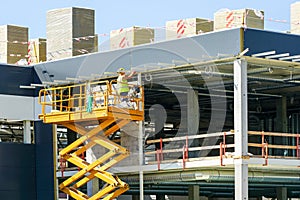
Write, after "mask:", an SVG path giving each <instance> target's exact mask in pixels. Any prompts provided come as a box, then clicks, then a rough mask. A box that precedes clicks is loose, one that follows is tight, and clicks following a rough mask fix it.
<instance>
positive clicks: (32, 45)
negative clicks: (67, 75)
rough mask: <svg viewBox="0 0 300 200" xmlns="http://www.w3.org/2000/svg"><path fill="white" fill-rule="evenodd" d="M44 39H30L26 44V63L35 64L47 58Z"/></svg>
mask: <svg viewBox="0 0 300 200" xmlns="http://www.w3.org/2000/svg"><path fill="white" fill-rule="evenodd" d="M46 46H47V44H46V39H44V38H36V39H31V40H30V41H29V45H28V64H35V63H39V62H43V61H46V60H47V57H46Z"/></svg>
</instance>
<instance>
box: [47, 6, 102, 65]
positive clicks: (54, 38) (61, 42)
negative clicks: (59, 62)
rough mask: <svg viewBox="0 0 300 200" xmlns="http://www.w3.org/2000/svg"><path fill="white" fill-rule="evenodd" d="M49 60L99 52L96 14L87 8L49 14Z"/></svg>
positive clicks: (52, 11) (62, 10) (74, 8)
mask: <svg viewBox="0 0 300 200" xmlns="http://www.w3.org/2000/svg"><path fill="white" fill-rule="evenodd" d="M46 26H47V59H48V60H54V59H60V58H66V57H71V56H77V55H82V54H85V53H91V52H97V51H98V43H97V41H96V40H97V36H96V35H95V12H94V10H92V9H87V8H76V7H71V8H61V9H54V10H50V11H48V12H47V25H46Z"/></svg>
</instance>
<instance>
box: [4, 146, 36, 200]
mask: <svg viewBox="0 0 300 200" xmlns="http://www.w3.org/2000/svg"><path fill="white" fill-rule="evenodd" d="M0 160H1V162H0V199H1V200H2V199H3V200H6V199H7V200H24V199H33V200H34V199H36V174H35V145H33V144H15V143H0Z"/></svg>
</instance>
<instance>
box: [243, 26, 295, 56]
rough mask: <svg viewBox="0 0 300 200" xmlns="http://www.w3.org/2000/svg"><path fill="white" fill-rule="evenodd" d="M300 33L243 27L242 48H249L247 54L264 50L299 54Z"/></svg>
mask: <svg viewBox="0 0 300 200" xmlns="http://www.w3.org/2000/svg"><path fill="white" fill-rule="evenodd" d="M299 47H300V35H293V34H287V33H279V32H272V31H265V30H257V29H247V28H246V29H244V49H246V48H249V52H248V53H247V55H252V54H255V53H261V52H266V51H273V50H275V51H276V54H280V53H290V55H291V56H292V55H298V54H300V48H299Z"/></svg>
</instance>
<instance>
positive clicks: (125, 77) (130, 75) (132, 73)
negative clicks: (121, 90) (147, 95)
mask: <svg viewBox="0 0 300 200" xmlns="http://www.w3.org/2000/svg"><path fill="white" fill-rule="evenodd" d="M135 74H136V72H135V71H132V72H131V73H130V74H129V75H128V76H124V77H123V79H126V80H127V79H130V78H132V77H133V76H134V75H135Z"/></svg>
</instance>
